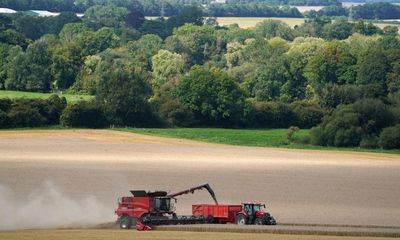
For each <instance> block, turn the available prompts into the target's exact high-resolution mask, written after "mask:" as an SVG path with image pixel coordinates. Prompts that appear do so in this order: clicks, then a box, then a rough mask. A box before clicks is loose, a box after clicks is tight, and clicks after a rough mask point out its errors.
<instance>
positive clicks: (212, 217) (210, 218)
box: [207, 215, 215, 224]
mask: <svg viewBox="0 0 400 240" xmlns="http://www.w3.org/2000/svg"><path fill="white" fill-rule="evenodd" d="M214 222H215V219H214V216H213V215H208V216H207V223H210V224H211V223H214Z"/></svg>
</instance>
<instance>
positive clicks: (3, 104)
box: [0, 98, 12, 113]
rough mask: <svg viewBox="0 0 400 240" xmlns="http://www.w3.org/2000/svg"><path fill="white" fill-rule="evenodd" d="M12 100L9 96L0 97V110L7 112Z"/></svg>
mask: <svg viewBox="0 0 400 240" xmlns="http://www.w3.org/2000/svg"><path fill="white" fill-rule="evenodd" d="M11 105H12V101H11V99H9V98H0V110H1V111H3V112H6V113H7V112H8V111H10V109H11Z"/></svg>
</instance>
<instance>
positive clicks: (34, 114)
mask: <svg viewBox="0 0 400 240" xmlns="http://www.w3.org/2000/svg"><path fill="white" fill-rule="evenodd" d="M66 105H67V102H66V100H65V98H64V97H62V98H60V97H59V96H57V95H55V94H54V95H52V96H50V97H49V98H48V99H46V100H44V99H25V98H19V99H13V100H10V99H8V98H3V99H0V128H8V127H14V128H15V127H38V126H44V125H56V124H58V123H59V119H60V115H61V112H62V111H63V110H64V108H65V106H66Z"/></svg>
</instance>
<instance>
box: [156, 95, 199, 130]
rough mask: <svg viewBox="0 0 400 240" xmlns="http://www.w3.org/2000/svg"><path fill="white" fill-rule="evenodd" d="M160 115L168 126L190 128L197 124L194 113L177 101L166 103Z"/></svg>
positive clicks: (171, 100)
mask: <svg viewBox="0 0 400 240" xmlns="http://www.w3.org/2000/svg"><path fill="white" fill-rule="evenodd" d="M159 113H160V117H161V118H162V119H164V121H165V122H166V123H167V125H168V126H179V127H190V126H193V125H195V124H196V121H195V118H194V114H193V112H192V111H191V110H190V109H189V108H188V107H186V106H184V105H183V104H182V103H180V102H179V101H177V100H175V99H170V100H167V101H166V102H164V103H163V104H162V105H161V107H160V110H159Z"/></svg>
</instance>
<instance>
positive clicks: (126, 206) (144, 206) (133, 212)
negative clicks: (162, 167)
mask: <svg viewBox="0 0 400 240" xmlns="http://www.w3.org/2000/svg"><path fill="white" fill-rule="evenodd" d="M203 188H205V189H207V191H208V192H209V193H210V195H211V197H212V198H213V199H214V201H215V204H218V201H217V198H216V196H215V193H214V191H213V190H212V189H211V187H210V185H208V184H207V183H206V184H203V185H200V186H197V187H193V188H189V189H186V190H183V191H180V192H177V193H173V194H168V193H167V192H165V191H156V192H146V191H144V190H132V191H130V192H131V193H132V195H133V196H129V197H122V198H120V199H119V200H118V208H117V210H116V211H115V213H116V214H117V215H118V222H119V225H120V227H121V228H122V229H129V228H131V227H132V225H136V222H137V221H138V222H140V223H143V224H153V225H158V224H189V223H205V222H206V219H204V218H202V217H196V216H179V217H178V216H177V215H176V214H175V208H174V206H173V203H174V202H176V198H175V197H177V196H180V195H183V194H188V193H194V191H196V190H200V189H203Z"/></svg>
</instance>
